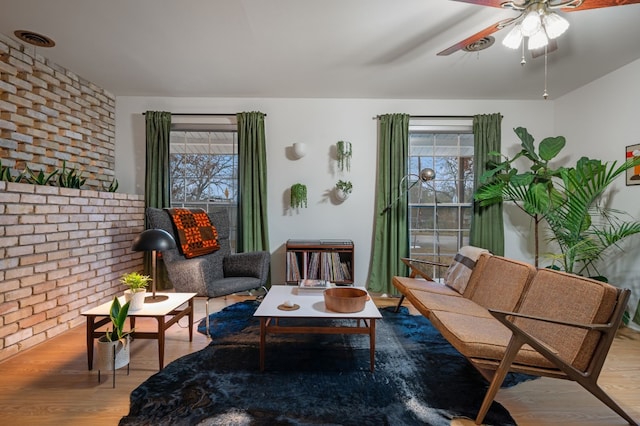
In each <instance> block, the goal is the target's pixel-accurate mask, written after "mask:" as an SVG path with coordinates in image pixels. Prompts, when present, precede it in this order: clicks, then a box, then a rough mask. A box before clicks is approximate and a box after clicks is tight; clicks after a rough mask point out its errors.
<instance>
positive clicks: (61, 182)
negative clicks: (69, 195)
mask: <svg viewBox="0 0 640 426" xmlns="http://www.w3.org/2000/svg"><path fill="white" fill-rule="evenodd" d="M86 180H87V179H85V178H83V177H82V172H79V171H77V170H76V169H75V167H74V168H73V169H71V170H67V162H66V161H63V162H62V171H61V172H60V176H58V186H59V187H61V188H75V189H80V187H81V186H82V185H84V183H85V181H86Z"/></svg>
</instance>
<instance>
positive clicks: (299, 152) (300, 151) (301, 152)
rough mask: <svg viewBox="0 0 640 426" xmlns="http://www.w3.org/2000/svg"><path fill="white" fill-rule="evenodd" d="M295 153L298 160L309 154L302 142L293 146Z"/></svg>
mask: <svg viewBox="0 0 640 426" xmlns="http://www.w3.org/2000/svg"><path fill="white" fill-rule="evenodd" d="M293 153H294V154H295V156H296V158H302V157H304V156H305V155H306V154H307V146H306V145H305V144H304V143H302V142H296V143H294V144H293Z"/></svg>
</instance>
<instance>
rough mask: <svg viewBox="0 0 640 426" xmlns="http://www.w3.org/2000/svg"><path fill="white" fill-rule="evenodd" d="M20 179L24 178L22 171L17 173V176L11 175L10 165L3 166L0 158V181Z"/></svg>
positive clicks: (18, 180) (17, 180)
mask: <svg viewBox="0 0 640 426" xmlns="http://www.w3.org/2000/svg"><path fill="white" fill-rule="evenodd" d="M22 179H24V173H18V175H17V176H13V175H12V174H11V167H9V166H3V165H2V160H0V181H5V182H16V183H19V182H20V181H21V180H22Z"/></svg>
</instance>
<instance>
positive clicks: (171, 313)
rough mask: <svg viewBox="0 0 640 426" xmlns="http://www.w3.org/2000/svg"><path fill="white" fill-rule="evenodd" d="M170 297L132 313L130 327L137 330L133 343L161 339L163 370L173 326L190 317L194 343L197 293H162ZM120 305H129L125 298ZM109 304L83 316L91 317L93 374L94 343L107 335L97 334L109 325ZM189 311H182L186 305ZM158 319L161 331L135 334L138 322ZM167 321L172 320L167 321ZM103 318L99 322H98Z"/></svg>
mask: <svg viewBox="0 0 640 426" xmlns="http://www.w3.org/2000/svg"><path fill="white" fill-rule="evenodd" d="M158 294H163V295H165V296H167V299H166V300H163V301H161V302H156V303H145V304H144V306H143V308H142V309H140V310H137V311H129V315H128V318H129V323H130V325H131V328H132V329H134V331H133V333H132V334H131V337H132V338H133V339H157V340H158V362H159V365H160V368H159V369H160V370H162V369H163V368H164V337H165V331H166V330H167V329H168V328H169V327H171V326H172V325H173V324H175V323H177V322H178V321H179V320H180V318H182V317H184V316H188V317H189V341H190V342H191V341H193V300H194V297H195V296H196V293H158ZM118 299H119V300H120V303H125V301H124V296H121V297H119V298H118ZM112 302H113V301H109V302H106V303H103V304H102V305H100V306H96V307H95V308H91V309H89V310H87V311H85V312H82V315H84V316H86V317H87V363H88V365H89V370H93V339H97V338H99V337H101V336H102V335H103V334H104V331H97V330H98V329H99V328H100V327H102V326H103V325H105V324H109V323H110V322H111V319H110V318H109V309H110V308H111V303H112ZM185 303H186V304H187V306H186V307H184V308H182V309H179V308H180V307H181V306H182V305H184V304H185ZM142 317H148V318H155V319H156V320H157V321H158V331H155V332H138V331H135V323H136V318H142ZM167 317H170V318H169V319H168V320H167ZM98 318H99V319H98Z"/></svg>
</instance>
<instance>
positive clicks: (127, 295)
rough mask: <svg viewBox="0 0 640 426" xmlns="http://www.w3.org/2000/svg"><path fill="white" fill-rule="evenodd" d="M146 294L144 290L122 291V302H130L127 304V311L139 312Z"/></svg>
mask: <svg viewBox="0 0 640 426" xmlns="http://www.w3.org/2000/svg"><path fill="white" fill-rule="evenodd" d="M146 294H147V292H146V291H145V289H142V290H138V291H133V290H125V291H124V300H125V302H131V303H130V304H129V311H139V310H140V309H142V307H143V306H144V298H145V296H146Z"/></svg>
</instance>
